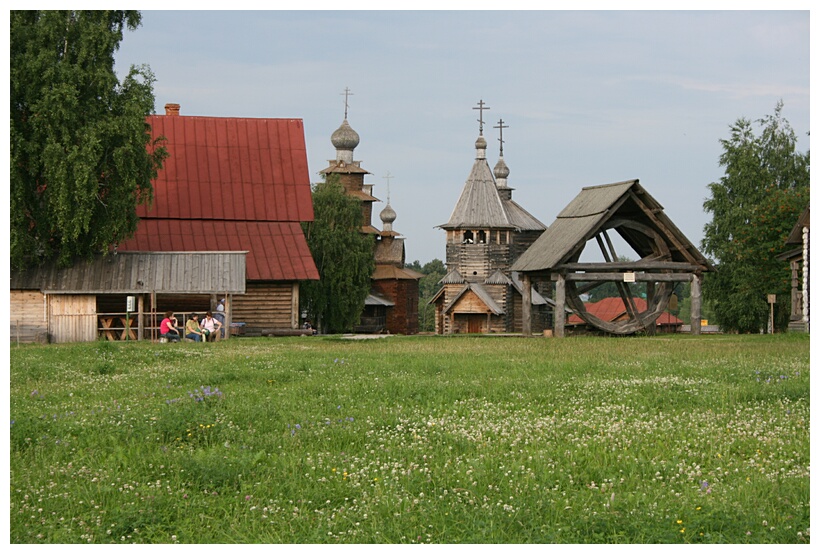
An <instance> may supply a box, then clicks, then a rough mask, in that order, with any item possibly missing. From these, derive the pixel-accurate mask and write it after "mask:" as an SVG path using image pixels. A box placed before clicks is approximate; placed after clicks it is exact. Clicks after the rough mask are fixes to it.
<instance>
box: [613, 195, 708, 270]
mask: <svg viewBox="0 0 820 554" xmlns="http://www.w3.org/2000/svg"><path fill="white" fill-rule="evenodd" d="M629 194H630V195H631V196H632V199H633V200H634V201H635V204H637V205H638V207H639V208H640V209H641V211H643V213H645V214H646V217H648V218H649V220H650V221H651V222H652V223H654V224H655V225H657V226H658V227H659V228H660V229H661V230H663V231H664V234H665V235H666V237H667V238H668V239H669V240H670V241H671V242H672V244H673V245H674V246H675V248H677V250H678V252H680V253H681V254H683V255H684V256H686V258H687V259H688V260H690V261H694V259H693V257H692V254H691V253H690V252H689V250H687V249H686V247H685V246H684V245H683V244H682V243H681V242H680V241H679V240H678V237H676V236H675V233H673V232H672V230H671V229H669V228H668V227H667V226H666V225H664V224H663V222H662V221H661V220H660V219H658V217H657V216H656V215H655V213H654V212H653V211H652V210H650V209H649V208H647V207H646V204H644V202H643V200H641V199H640V198H638V196H637V195H636V194H635V193H634V192H632V191H631V190H630V191H629Z"/></svg>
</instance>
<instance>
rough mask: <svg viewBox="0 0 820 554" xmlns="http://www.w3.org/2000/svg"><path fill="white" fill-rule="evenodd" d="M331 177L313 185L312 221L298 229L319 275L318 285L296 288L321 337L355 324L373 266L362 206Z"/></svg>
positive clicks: (310, 282) (309, 283)
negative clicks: (305, 239) (321, 333)
mask: <svg viewBox="0 0 820 554" xmlns="http://www.w3.org/2000/svg"><path fill="white" fill-rule="evenodd" d="M334 177H335V176H330V178H328V179H327V180H326V181H324V182H321V183H317V184H314V185H313V213H314V220H313V221H312V222H307V223H303V224H302V225H303V229H304V232H305V237H306V238H307V243H308V246H309V247H310V252H311V254H312V255H313V261H314V262H315V263H316V268H317V269H318V270H319V280H318V281H305V282H304V283H303V284H302V286H301V291H302V293H301V296H302V305H303V307H304V309H305V310H307V312H308V314H309V317H310V318H311V319H312V321H313V322H314V324H315V325H316V326H317V327H318V328H319V330H320V331H321V332H323V333H326V332H330V333H340V332H345V331H350V330H351V329H353V327H354V326H355V325H356V324H357V323H358V322H359V317H360V316H361V314H362V310H363V308H364V301H365V299H366V298H367V294H368V293H369V292H370V277H371V275H372V274H373V269H374V266H375V263H374V260H373V248H374V244H373V237H371V236H368V235H365V234H363V233H362V232H361V229H362V208H361V204H360V202H359V201H358V200H356V199H355V198H352V197H350V196H348V195H346V194H345V193H344V189H343V188H342V186H341V185H340V184H339V183H338V179H336V178H334Z"/></svg>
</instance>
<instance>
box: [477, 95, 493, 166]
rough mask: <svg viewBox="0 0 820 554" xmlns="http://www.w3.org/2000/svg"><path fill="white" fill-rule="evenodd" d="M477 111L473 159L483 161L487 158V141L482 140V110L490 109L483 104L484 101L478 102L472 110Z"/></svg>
mask: <svg viewBox="0 0 820 554" xmlns="http://www.w3.org/2000/svg"><path fill="white" fill-rule="evenodd" d="M473 109H474V110H478V119H477V120H476V121H478V138H477V139H476V141H475V157H476V159H477V160H484V159H486V158H487V139H485V138H484V110H489V109H490V107H489V106H487V105H486V104H484V100H479V101H478V106H477V107H474V108H473Z"/></svg>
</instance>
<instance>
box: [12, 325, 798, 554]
mask: <svg viewBox="0 0 820 554" xmlns="http://www.w3.org/2000/svg"><path fill="white" fill-rule="evenodd" d="M9 355H10V388H11V391H10V401H9V404H10V416H9V417H10V420H11V423H10V433H9V443H10V454H9V459H10V487H9V496H10V510H9V511H10V514H9V518H10V519H9V526H10V541H11V543H189V544H190V543H329V544H334V543H385V544H393V543H808V542H809V541H810V536H809V526H810V524H809V519H810V507H809V502H810V501H809V479H810V478H809V466H810V463H809V459H810V454H809V423H810V422H809V411H810V410H809V338H808V336H805V335H775V336H736V335H726V336H702V337H691V336H658V337H654V338H646V337H632V338H593V337H589V338H566V339H544V338H533V339H522V338H513V337H468V336H462V337H398V336H397V337H387V338H383V339H378V340H345V339H341V338H339V337H287V338H258V339H251V338H248V339H236V340H230V341H224V342H221V343H213V344H193V343H180V344H151V343H147V342H145V343H137V342H130V343H108V342H97V343H88V344H67V345H46V346H42V345H25V346H19V347H18V346H15V345H12V346H11V348H10V354H9Z"/></svg>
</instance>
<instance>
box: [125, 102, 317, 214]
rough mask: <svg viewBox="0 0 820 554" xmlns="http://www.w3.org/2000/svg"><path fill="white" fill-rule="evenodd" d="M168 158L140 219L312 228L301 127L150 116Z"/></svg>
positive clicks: (290, 123) (286, 122)
mask: <svg viewBox="0 0 820 554" xmlns="http://www.w3.org/2000/svg"><path fill="white" fill-rule="evenodd" d="M148 123H149V124H150V125H151V133H152V136H153V137H154V138H156V137H160V136H162V137H165V138H166V142H165V148H166V149H167V150H168V153H169V154H170V156H169V157H168V158H167V159H166V160H165V162H164V164H163V168H162V170H160V172H159V174H158V176H157V179H156V181H155V182H154V203H153V206H152V207H151V208H150V209H149V208H146V207H141V208H140V210H139V211H138V213H137V215H138V216H139V217H169V218H184V219H188V218H193V219H236V220H247V221H312V220H313V203H312V201H311V197H310V178H309V174H308V165H307V150H306V148H305V135H304V128H303V126H302V121H301V120H299V119H248V118H228V117H197V116H166V115H153V116H150V117H148Z"/></svg>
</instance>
